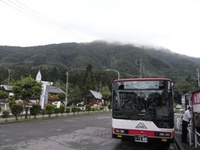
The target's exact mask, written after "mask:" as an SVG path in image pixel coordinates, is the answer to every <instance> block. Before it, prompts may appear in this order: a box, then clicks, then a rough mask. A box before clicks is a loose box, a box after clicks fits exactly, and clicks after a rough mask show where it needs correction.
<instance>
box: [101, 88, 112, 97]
mask: <svg viewBox="0 0 200 150" xmlns="http://www.w3.org/2000/svg"><path fill="white" fill-rule="evenodd" d="M101 94H102V96H103V99H104V100H106V101H108V99H109V97H110V96H111V92H110V89H109V87H108V86H107V85H106V86H104V87H103V88H102V92H101Z"/></svg>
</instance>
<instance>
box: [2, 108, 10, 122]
mask: <svg viewBox="0 0 200 150" xmlns="http://www.w3.org/2000/svg"><path fill="white" fill-rule="evenodd" d="M9 114H10V111H9V110H4V111H3V112H2V115H1V116H2V118H5V121H7V120H8V117H9Z"/></svg>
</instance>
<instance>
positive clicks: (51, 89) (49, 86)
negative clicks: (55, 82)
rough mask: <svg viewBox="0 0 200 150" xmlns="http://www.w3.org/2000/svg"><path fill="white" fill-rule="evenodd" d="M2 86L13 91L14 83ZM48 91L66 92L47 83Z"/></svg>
mask: <svg viewBox="0 0 200 150" xmlns="http://www.w3.org/2000/svg"><path fill="white" fill-rule="evenodd" d="M1 87H3V88H4V89H5V90H6V91H12V87H13V86H12V85H1ZM46 89H47V91H48V92H49V93H55V94H58V93H65V92H64V91H63V90H61V89H60V88H59V87H56V86H52V85H47V88H46Z"/></svg>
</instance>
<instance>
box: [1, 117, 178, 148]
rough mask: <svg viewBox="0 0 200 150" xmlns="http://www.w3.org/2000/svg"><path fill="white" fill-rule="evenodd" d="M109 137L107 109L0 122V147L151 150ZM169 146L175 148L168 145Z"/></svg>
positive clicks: (157, 146) (154, 144) (153, 145)
mask: <svg viewBox="0 0 200 150" xmlns="http://www.w3.org/2000/svg"><path fill="white" fill-rule="evenodd" d="M155 149H159V150H160V149H162V150H164V149H163V148H162V146H161V145H158V144H157V143H153V144H135V143H133V142H130V141H126V142H122V141H121V140H118V139H112V138H111V113H101V114H91V115H86V116H70V117H67V118H59V119H50V120H37V121H29V122H21V123H10V124H1V125H0V150H155ZM169 150H175V147H174V145H173V144H172V145H170V147H169Z"/></svg>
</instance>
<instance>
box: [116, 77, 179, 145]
mask: <svg viewBox="0 0 200 150" xmlns="http://www.w3.org/2000/svg"><path fill="white" fill-rule="evenodd" d="M112 88H113V89H112V108H113V111H112V137H113V138H117V139H122V140H128V139H130V140H132V141H135V142H143V143H148V142H151V141H157V142H163V143H166V145H169V144H170V143H173V142H174V135H175V132H174V109H173V101H174V96H173V95H174V94H173V83H172V80H171V79H169V78H127V79H118V80H115V81H114V82H113V84H112Z"/></svg>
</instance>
